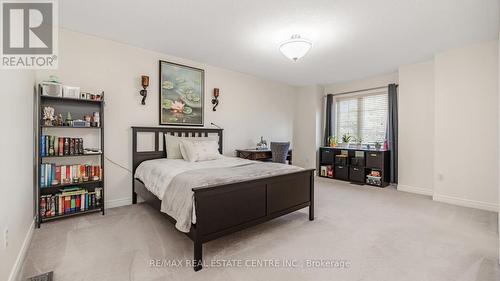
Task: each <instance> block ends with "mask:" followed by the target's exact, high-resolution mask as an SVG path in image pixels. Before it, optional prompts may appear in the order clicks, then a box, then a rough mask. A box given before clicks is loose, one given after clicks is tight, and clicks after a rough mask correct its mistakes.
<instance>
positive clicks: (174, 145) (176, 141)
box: [164, 134, 219, 159]
mask: <svg viewBox="0 0 500 281" xmlns="http://www.w3.org/2000/svg"><path fill="white" fill-rule="evenodd" d="M164 136H165V143H166V147H165V150H166V151H167V159H182V158H183V157H182V154H181V150H180V147H179V145H180V143H181V140H204V141H208V140H210V141H218V140H219V137H176V136H172V135H167V134H165V135H164Z"/></svg>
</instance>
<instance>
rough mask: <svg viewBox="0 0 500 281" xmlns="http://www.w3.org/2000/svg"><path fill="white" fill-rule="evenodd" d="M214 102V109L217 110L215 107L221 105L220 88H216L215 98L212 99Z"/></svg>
mask: <svg viewBox="0 0 500 281" xmlns="http://www.w3.org/2000/svg"><path fill="white" fill-rule="evenodd" d="M212 104H213V105H214V107H213V108H212V110H213V111H217V109H215V108H216V107H217V106H218V105H219V88H214V98H213V99H212Z"/></svg>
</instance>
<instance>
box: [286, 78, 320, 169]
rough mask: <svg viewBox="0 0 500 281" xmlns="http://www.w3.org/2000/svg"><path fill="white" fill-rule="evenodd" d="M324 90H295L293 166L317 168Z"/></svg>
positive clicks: (317, 87)
mask: <svg viewBox="0 0 500 281" xmlns="http://www.w3.org/2000/svg"><path fill="white" fill-rule="evenodd" d="M323 92H324V89H323V87H321V86H307V87H300V88H298V89H297V94H296V100H295V117H294V118H295V121H294V129H293V131H294V134H293V164H294V165H297V166H300V167H304V168H317V160H316V159H317V153H318V149H319V147H320V146H321V144H322V142H323V130H324V129H323V128H324V126H323V120H324V110H323V107H324V93H323Z"/></svg>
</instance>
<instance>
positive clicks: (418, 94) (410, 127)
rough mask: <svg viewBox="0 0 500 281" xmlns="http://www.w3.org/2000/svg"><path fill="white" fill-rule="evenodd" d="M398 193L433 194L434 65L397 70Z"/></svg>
mask: <svg viewBox="0 0 500 281" xmlns="http://www.w3.org/2000/svg"><path fill="white" fill-rule="evenodd" d="M398 98H399V100H398V105H399V108H398V109H399V111H398V113H399V116H398V117H399V126H398V128H399V150H398V153H399V156H398V157H399V159H400V161H399V163H398V164H399V166H398V190H403V191H410V192H415V193H420V194H426V195H432V193H433V185H434V164H433V163H434V62H433V61H427V62H422V63H417V64H412V65H408V66H402V67H400V68H399V93H398Z"/></svg>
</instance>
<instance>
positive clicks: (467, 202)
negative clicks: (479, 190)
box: [432, 194, 498, 212]
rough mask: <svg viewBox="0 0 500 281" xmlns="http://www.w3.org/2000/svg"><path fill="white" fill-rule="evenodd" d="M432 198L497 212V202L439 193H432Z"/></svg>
mask: <svg viewBox="0 0 500 281" xmlns="http://www.w3.org/2000/svg"><path fill="white" fill-rule="evenodd" d="M432 200H434V201H438V202H444V203H449V204H453V205H458V206H463V207H469V208H476V209H481V210H486V211H493V212H498V204H494V203H489V202H483V201H476V200H470V199H464V198H459V197H454V196H448V195H441V194H434V195H433V196H432Z"/></svg>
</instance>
